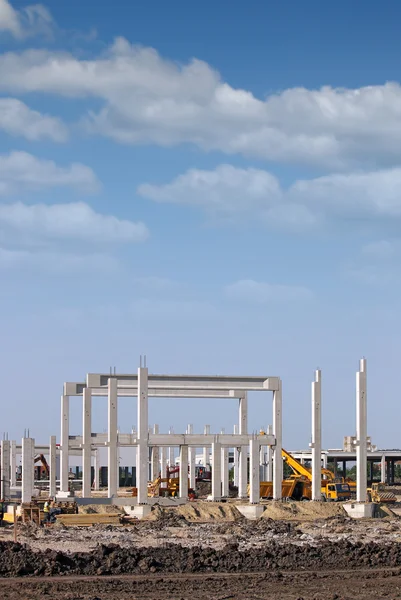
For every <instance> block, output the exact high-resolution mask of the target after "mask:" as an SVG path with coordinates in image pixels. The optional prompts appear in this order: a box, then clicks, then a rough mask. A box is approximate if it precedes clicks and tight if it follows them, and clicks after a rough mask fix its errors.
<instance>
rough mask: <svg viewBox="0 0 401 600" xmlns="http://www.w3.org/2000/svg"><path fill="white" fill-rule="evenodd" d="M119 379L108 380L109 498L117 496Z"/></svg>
mask: <svg viewBox="0 0 401 600" xmlns="http://www.w3.org/2000/svg"><path fill="white" fill-rule="evenodd" d="M117 398H118V391H117V379H115V378H112V377H110V378H109V379H108V393H107V422H108V425H107V432H108V433H107V443H108V447H107V483H108V491H107V495H108V497H109V498H112V497H113V496H116V495H117Z"/></svg>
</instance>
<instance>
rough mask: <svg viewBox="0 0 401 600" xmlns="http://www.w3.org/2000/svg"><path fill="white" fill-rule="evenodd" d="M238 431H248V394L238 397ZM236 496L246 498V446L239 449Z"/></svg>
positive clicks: (245, 432) (242, 432)
mask: <svg viewBox="0 0 401 600" xmlns="http://www.w3.org/2000/svg"><path fill="white" fill-rule="evenodd" d="M238 425H239V433H240V435H241V434H247V433H248V395H247V393H246V392H245V393H244V396H243V397H242V398H240V399H239V424H238ZM239 450H240V452H239V473H238V498H247V496H248V493H247V487H248V446H241V448H240V449H239Z"/></svg>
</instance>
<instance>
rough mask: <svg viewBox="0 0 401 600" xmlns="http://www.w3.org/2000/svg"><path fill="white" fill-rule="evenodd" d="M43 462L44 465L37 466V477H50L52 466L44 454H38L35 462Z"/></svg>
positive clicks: (37, 478)
mask: <svg viewBox="0 0 401 600" xmlns="http://www.w3.org/2000/svg"><path fill="white" fill-rule="evenodd" d="M39 461H40V462H41V463H42V465H41V466H39V467H35V479H36V480H39V479H49V477H50V467H49V465H48V463H47V460H46V458H45V457H44V455H43V454H38V455H37V456H35V459H34V463H35V465H36V463H37V462H39Z"/></svg>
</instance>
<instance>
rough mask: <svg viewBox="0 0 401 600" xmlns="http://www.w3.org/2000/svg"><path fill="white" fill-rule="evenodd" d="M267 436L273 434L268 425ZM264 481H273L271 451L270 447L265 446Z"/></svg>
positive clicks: (271, 428)
mask: <svg viewBox="0 0 401 600" xmlns="http://www.w3.org/2000/svg"><path fill="white" fill-rule="evenodd" d="M267 433H268V435H272V434H273V427H272V426H271V425H268V427H267ZM266 477H267V479H266V481H273V449H272V447H271V446H267V472H266Z"/></svg>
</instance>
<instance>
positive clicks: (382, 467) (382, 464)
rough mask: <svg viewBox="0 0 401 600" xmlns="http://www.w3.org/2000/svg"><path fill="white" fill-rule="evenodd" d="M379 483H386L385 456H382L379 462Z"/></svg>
mask: <svg viewBox="0 0 401 600" xmlns="http://www.w3.org/2000/svg"><path fill="white" fill-rule="evenodd" d="M380 482H381V483H386V455H385V454H382V457H381V461H380Z"/></svg>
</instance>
